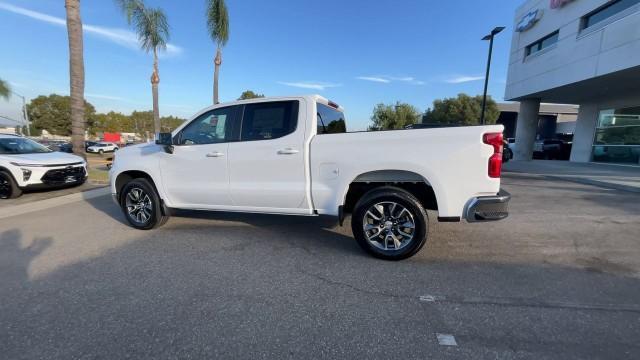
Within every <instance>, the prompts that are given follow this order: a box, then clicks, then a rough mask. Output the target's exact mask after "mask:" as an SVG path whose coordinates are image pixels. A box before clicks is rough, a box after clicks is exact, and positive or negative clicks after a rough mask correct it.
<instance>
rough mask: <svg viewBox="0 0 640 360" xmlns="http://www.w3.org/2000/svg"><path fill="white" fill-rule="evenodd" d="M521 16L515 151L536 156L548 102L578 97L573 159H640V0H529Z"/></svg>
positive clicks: (512, 82)
mask: <svg viewBox="0 0 640 360" xmlns="http://www.w3.org/2000/svg"><path fill="white" fill-rule="evenodd" d="M514 24H515V25H514V29H515V31H514V35H513V39H512V44H511V55H510V61H509V72H508V77H507V86H506V93H505V99H506V100H509V101H518V102H519V103H520V108H519V111H518V115H517V122H516V130H515V137H516V151H515V158H516V159H520V160H528V159H531V157H532V151H533V145H534V141H535V140H536V137H539V122H540V121H541V119H540V117H541V115H540V114H541V112H542V113H544V112H543V111H541V103H545V104H549V103H551V104H575V105H579V110H578V115H577V119H576V121H575V129H574V137H573V147H572V150H571V161H575V162H591V161H593V162H609V163H625V164H635V165H638V164H639V162H640V0H528V1H526V2H525V3H524V4H522V5H521V6H520V7H519V8H518V9H517V10H516V17H515V21H514Z"/></svg>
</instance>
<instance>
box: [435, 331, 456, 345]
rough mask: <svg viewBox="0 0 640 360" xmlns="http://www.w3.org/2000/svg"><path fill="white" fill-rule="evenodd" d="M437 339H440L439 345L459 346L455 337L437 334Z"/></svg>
mask: <svg viewBox="0 0 640 360" xmlns="http://www.w3.org/2000/svg"><path fill="white" fill-rule="evenodd" d="M436 337H437V338H438V344H440V345H442V346H458V343H457V342H456V338H455V337H454V336H453V335H450V334H438V333H436Z"/></svg>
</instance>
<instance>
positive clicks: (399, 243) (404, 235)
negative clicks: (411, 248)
mask: <svg viewBox="0 0 640 360" xmlns="http://www.w3.org/2000/svg"><path fill="white" fill-rule="evenodd" d="M362 227H363V230H364V234H365V237H366V238H367V241H369V242H370V243H371V244H372V245H373V246H375V247H377V248H378V249H380V250H400V249H402V248H404V247H405V246H407V245H408V244H409V243H410V242H411V240H413V236H414V234H415V228H416V223H415V221H414V219H413V214H411V212H410V211H409V210H407V208H405V207H404V206H402V205H400V204H398V203H395V202H392V201H384V202H379V203H377V204H374V205H372V206H371V207H370V208H369V209H368V210H367V211H366V212H365V214H364V219H363V221H362Z"/></svg>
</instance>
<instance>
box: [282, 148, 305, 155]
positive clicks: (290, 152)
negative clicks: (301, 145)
mask: <svg viewBox="0 0 640 360" xmlns="http://www.w3.org/2000/svg"><path fill="white" fill-rule="evenodd" d="M299 152H300V151H299V150H296V149H292V148H286V149H282V150H278V155H293V154H297V153H299Z"/></svg>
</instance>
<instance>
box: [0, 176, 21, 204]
mask: <svg viewBox="0 0 640 360" xmlns="http://www.w3.org/2000/svg"><path fill="white" fill-rule="evenodd" d="M20 195H22V189H20V188H19V187H18V184H17V183H16V181H15V179H14V178H13V176H12V175H11V173H9V172H8V171H4V170H1V171H0V199H14V198H17V197H19V196H20Z"/></svg>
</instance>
